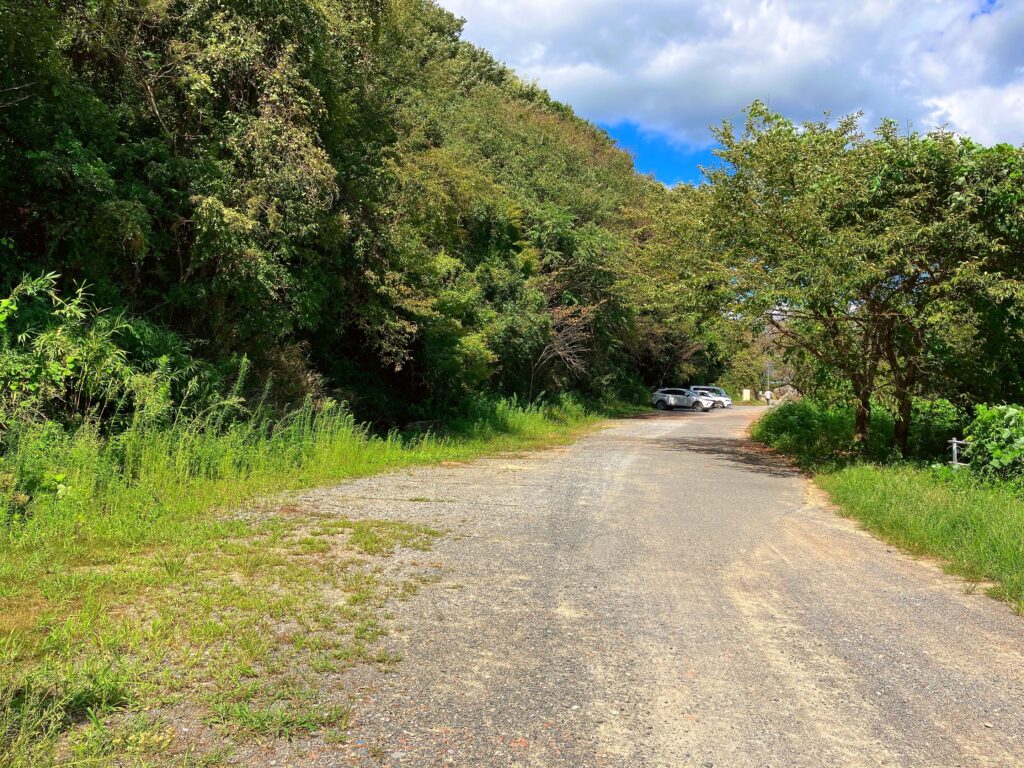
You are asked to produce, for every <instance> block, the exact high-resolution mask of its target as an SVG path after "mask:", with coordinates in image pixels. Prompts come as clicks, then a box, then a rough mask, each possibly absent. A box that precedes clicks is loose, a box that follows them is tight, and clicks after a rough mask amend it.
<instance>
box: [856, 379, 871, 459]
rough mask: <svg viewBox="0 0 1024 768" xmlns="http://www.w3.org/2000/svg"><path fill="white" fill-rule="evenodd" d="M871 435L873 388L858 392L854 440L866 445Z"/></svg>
mask: <svg viewBox="0 0 1024 768" xmlns="http://www.w3.org/2000/svg"><path fill="white" fill-rule="evenodd" d="M870 436H871V390H869V389H862V390H860V391H859V392H858V393H857V411H856V418H855V419H854V423H853V442H855V443H856V444H857V445H860V446H866V445H867V443H868V438H869V437H870Z"/></svg>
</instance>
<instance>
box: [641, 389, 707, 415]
mask: <svg viewBox="0 0 1024 768" xmlns="http://www.w3.org/2000/svg"><path fill="white" fill-rule="evenodd" d="M651 405H653V406H654V407H655V408H657V409H658V410H659V411H671V410H672V409H673V408H689V409H690V410H691V411H704V412H705V413H707V412H708V411H710V410H711V409H712V408H714V407H715V401H714V400H712V399H711V398H710V397H704V396H703V395H698V394H697V393H695V392H691V391H690V390H688V389H659V390H656V391H655V392H653V393H652V394H651Z"/></svg>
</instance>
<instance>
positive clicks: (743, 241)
mask: <svg viewBox="0 0 1024 768" xmlns="http://www.w3.org/2000/svg"><path fill="white" fill-rule="evenodd" d="M0 31H2V32H3V40H4V45H3V46H0V763H3V764H4V765H11V766H17V767H19V768H20V767H21V766H25V767H27V766H32V767H33V768H35V767H36V766H46V765H48V764H52V763H54V762H55V761H59V762H62V763H63V764H67V765H98V766H102V765H124V764H132V765H147V764H157V765H163V764H178V765H182V766H185V765H188V766H198V765H215V764H219V762H223V760H225V759H228V758H227V757H225V755H224V754H223V753H220V752H218V751H217V749H216V748H215V745H216V744H221V745H222V746H224V745H226V748H227V749H228V750H229V752H230V751H232V750H234V751H235V754H241V753H240V752H238V750H244V749H245V748H246V744H247V743H248V742H246V741H245V738H244V737H245V735H246V734H248V735H249V736H250V737H251V736H259V737H260V738H264V737H265V738H267V739H269V740H271V741H273V740H274V739H276V740H282V739H287V738H292V737H294V736H295V735H296V734H303V733H306V734H308V733H312V732H317V733H320V734H325V733H330V734H332V736H331V738H343V737H344V723H345V718H346V712H347V709H346V707H347V705H348V699H347V697H346V695H345V693H344V691H343V690H338V689H337V688H336V687H335V688H331V687H330V686H329V685H327V684H326V683H325V679H324V675H330V674H332V670H335V669H340V668H343V667H344V666H345V665H348V664H354V663H357V662H363V661H368V662H371V663H378V664H383V665H385V666H386V665H388V664H390V663H391V661H392V660H391V659H389V658H388V657H386V655H385V656H381V655H380V654H379V647H378V646H377V645H376V644H375V641H376V639H377V638H378V637H379V636H380V634H381V633H382V632H385V631H386V620H385V619H384V617H383V614H382V609H383V607H384V606H385V605H386V602H387V601H388V600H391V599H400V598H401V597H402V596H403V595H408V594H410V593H411V592H412V591H414V590H415V589H416V588H418V585H419V584H420V583H428V582H429V578H427V577H428V576H429V574H423V573H419V572H417V570H416V568H415V567H411V566H410V569H409V570H408V572H407V573H404V572H402V571H401V569H397V570H396V569H392V568H383V567H382V566H381V562H383V561H384V560H385V559H386V558H388V557H389V555H391V554H392V553H403V552H404V553H405V554H408V552H409V551H410V549H411V550H412V551H416V549H417V548H421V547H429V546H430V542H431V541H432V540H433V539H435V538H436V537H437V536H438V535H442V534H443V532H438V531H430V530H425V529H419V528H416V527H403V526H401V525H399V524H385V523H382V522H379V521H376V522H375V521H360V520H351V521H350V520H341V519H333V520H321V519H318V518H317V516H316V514H315V511H311V510H298V509H292V508H290V507H289V506H288V505H287V503H286V502H285V501H282V497H281V496H280V494H281V493H283V492H285V491H288V490H295V489H299V488H303V487H309V486H314V485H318V484H323V483H329V482H334V481H338V480H342V479H344V478H349V477H355V476H359V475H365V474H370V473H373V472H379V471H384V470H388V469H395V468H400V467H408V466H413V465H417V464H425V463H436V462H440V461H449V460H463V459H469V458H472V457H474V456H479V455H482V454H485V453H491V452H495V451H505V450H518V449H521V448H527V447H539V446H543V445H549V444H552V443H556V442H562V441H566V440H569V439H571V438H572V437H573V436H574V435H576V434H579V432H580V431H581V430H582V429H585V428H587V426H588V425H591V424H592V423H594V421H595V420H596V419H597V416H598V415H599V414H602V413H607V412H609V409H614V408H618V407H622V408H629V407H630V404H631V403H641V402H644V403H645V402H647V393H648V392H649V391H650V390H651V389H652V388H653V387H666V386H672V387H675V386H681V385H684V384H687V383H689V384H696V383H704V384H713V383H720V384H721V385H722V386H724V387H726V388H728V389H729V390H730V391H731V392H734V393H735V394H736V395H739V393H740V392H741V391H742V389H744V388H747V389H750V390H751V391H752V392H754V393H757V392H760V391H761V390H762V389H763V387H764V381H765V380H766V379H768V380H770V381H772V382H773V383H778V382H779V381H780V380H781V381H785V382H786V383H787V384H792V385H793V386H795V387H796V388H797V389H799V390H800V391H801V392H803V393H805V394H807V395H808V396H810V397H811V398H813V399H814V401H816V402H820V403H822V404H823V405H821V406H812V405H809V404H807V403H805V404H804V405H802V406H799V408H800V409H802V410H794V409H793V408H796V407H793V408H790V407H787V408H784V409H780V410H779V411H776V412H774V413H773V414H772V416H771V417H770V418H769V419H766V420H765V421H764V422H762V424H761V425H760V426H759V428H758V429H759V430H760V434H761V437H762V439H764V440H765V441H766V442H769V443H770V444H773V445H776V446H778V447H779V448H780V449H782V450H785V451H787V452H790V453H793V454H795V455H797V456H798V457H799V459H800V460H801V461H802V462H803V463H804V464H805V465H806V466H809V467H814V468H825V469H827V471H828V474H827V475H825V476H824V477H823V478H822V482H823V484H829V483H831V484H832V485H831V486H830V488H831V489H832V490H833V492H834V493H835V494H836V496H837V498H847V499H848V501H847V502H846V503H845V504H846V507H847V508H848V509H851V510H853V509H865V510H866V507H867V506H868V505H867V504H858V503H855V502H856V499H857V498H864V499H867V498H872V499H874V500H873V501H872V503H871V505H870V506H871V509H872V510H873V511H872V512H871V513H870V514H878V515H882V510H890V513H886V515H887V516H885V517H884V518H882V517H879V518H878V520H877V522H876V523H873V524H874V525H877V526H878V527H879V529H880V530H883V529H884V530H885V531H888V533H887V535H890V536H893V537H894V539H897V538H898V537H899V536H903V537H904V538H903V539H902V540H901V541H902V543H904V544H905V545H906V546H910V547H912V548H913V547H920V548H921V551H931V552H934V553H936V554H940V555H943V556H946V557H948V558H950V560H951V561H953V562H955V563H958V566H957V567H958V568H961V569H962V570H963V572H964V573H968V574H970V575H972V576H976V577H977V578H991V579H994V580H996V581H997V582H998V583H999V585H1000V587H999V588H1000V589H1002V590H1003V591H1004V593H1005V596H1006V597H1007V598H1008V599H1012V600H1017V601H1018V602H1019V601H1020V599H1021V594H1020V589H1021V587H1020V583H1021V579H1020V578H1019V576H1015V575H1014V573H1019V563H1017V564H1016V565H1015V564H1014V561H1013V558H1012V553H1010V552H1009V550H1008V549H1007V548H1012V547H1013V546H1017V545H1018V542H1019V538H1018V539H1014V538H1013V537H1014V536H1019V526H1018V527H1015V526H1016V525H1017V524H1016V523H1015V522H1014V521H1015V520H1017V513H1016V512H1014V511H1013V510H1016V509H1018V507H1016V506H1013V504H1016V501H1014V502H1013V504H1010V502H1009V501H1008V502H1007V505H1006V506H1005V507H1004V508H1003V511H1002V512H1000V513H998V514H996V513H994V512H993V513H989V512H986V513H985V514H982V513H981V512H980V510H990V509H994V505H996V504H997V502H996V501H995V500H996V499H997V498H999V496H998V495H999V494H1005V495H1006V498H1007V499H1011V497H1012V498H1014V499H1015V498H1016V496H1015V495H1014V494H1015V493H1016V490H1015V489H1016V487H1017V486H1016V483H1017V480H1016V477H1017V470H1016V469H1015V468H1016V467H1017V466H1018V464H1019V463H1020V461H1021V460H1020V455H1021V451H1022V450H1024V449H1022V446H1024V440H1022V441H1021V442H1020V443H1019V444H1018V442H1017V440H1018V436H1019V435H1020V434H1021V430H1020V428H1019V425H1018V423H1017V421H1018V420H1019V418H1020V417H1019V412H1017V411H1016V410H1012V409H1011V410H1005V409H1003V410H1000V409H994V410H993V409H988V410H986V409H985V408H984V407H983V406H984V405H985V404H992V403H999V402H1004V401H1016V402H1022V401H1024V367H1022V361H1024V324H1021V323H1020V320H1019V318H1020V317H1021V310H1022V301H1024V293H1022V291H1021V287H1022V285H1024V274H1022V270H1024V266H1022V263H1021V260H1020V258H1019V255H1020V254H1021V253H1022V252H1024V152H1022V151H1021V150H1020V149H1019V148H1015V147H1010V146H996V147H983V146H980V145H978V144H976V143H974V142H972V141H970V140H969V139H967V138H965V137H959V136H953V135H951V134H948V133H945V132H942V131H937V132H933V133H928V134H918V133H906V132H902V131H901V130H900V129H899V128H898V127H897V126H896V124H895V123H892V122H890V121H885V122H883V123H882V124H881V125H879V126H878V129H877V131H876V132H875V133H874V134H873V135H871V136H868V135H866V134H865V133H864V132H863V130H862V127H861V121H860V118H859V117H858V116H856V115H854V116H849V117H846V118H843V119H841V120H838V121H832V122H827V121H826V122H821V123H812V124H806V125H795V124H793V123H792V122H790V121H788V120H786V119H785V118H784V117H782V116H780V115H777V114H774V113H772V112H771V111H770V110H769V109H767V108H766V107H765V106H764V105H763V104H761V103H755V104H753V105H751V107H750V108H749V109H748V110H747V118H746V121H745V123H744V124H743V125H742V126H738V127H737V126H733V125H731V124H725V125H723V126H722V127H721V129H720V130H719V131H718V136H717V138H718V142H719V144H720V147H721V148H720V150H719V151H718V153H717V154H718V163H717V164H716V165H714V166H713V167H711V168H709V169H708V171H707V178H706V182H707V183H705V184H702V185H700V186H697V187H691V186H688V185H679V186H677V187H675V188H672V189H668V188H666V187H664V186H663V185H661V184H658V183H657V182H656V181H654V180H653V179H651V178H649V177H646V176H643V175H640V174H638V173H636V171H635V168H634V165H633V162H632V159H631V158H630V156H629V155H628V154H627V153H625V152H623V151H621V150H620V149H619V148H617V147H616V146H615V143H614V142H613V141H612V140H611V138H610V137H609V136H608V135H607V134H606V133H605V132H603V131H602V130H600V129H599V128H597V127H596V126H594V125H592V124H590V123H588V122H587V121H585V120H583V119H581V118H579V117H578V116H577V115H575V114H574V113H573V111H572V109H571V108H570V107H568V106H567V105H564V104H560V103H558V102H556V101H554V100H553V99H552V98H551V97H550V96H549V95H548V94H547V93H545V92H544V91H543V90H542V89H540V88H538V87H537V86H536V85H534V84H530V83H526V82H524V81H522V80H521V79H520V78H518V77H517V76H516V75H515V73H514V72H512V71H510V70H509V69H508V68H507V67H505V66H504V65H502V64H501V63H500V62H497V61H495V60H494V59H493V58H492V57H491V56H490V55H489V54H488V53H487V52H486V51H483V50H481V49H479V48H477V47H475V46H473V45H471V44H469V43H467V42H465V41H464V40H462V39H461V32H462V22H461V21H459V20H458V19H456V18H455V17H454V16H452V15H451V14H450V13H448V12H446V11H444V10H443V9H441V8H439V7H438V6H437V5H436V4H435V3H434V2H431V0H389V1H388V2H378V1H377V0H315V1H314V0H218V2H209V0H168V1H167V2H155V3H154V2H143V3H139V2H133V1H131V0H102V2H91V3H46V2H35V1H30V2H21V1H18V2H15V1H14V0H0ZM623 403H624V404H625V405H618V406H617V405H615V404H623ZM880 404H881V405H880ZM851 409H852V410H851ZM969 421H970V422H972V427H971V429H972V434H973V435H975V438H976V439H975V442H974V443H973V445H972V451H973V452H974V453H973V454H972V457H971V458H972V466H978V467H988V469H986V470H981V469H979V471H978V477H977V478H974V479H971V480H968V477H967V476H966V475H961V476H958V477H956V478H951V477H946V476H944V475H942V474H941V473H939V474H934V473H936V472H938V470H932V469H929V468H928V467H927V464H928V462H932V461H935V460H936V456H937V454H936V450H937V449H941V448H942V445H943V441H944V440H945V439H947V436H948V434H949V431H950V429H952V428H953V427H954V426H955V425H956V426H959V425H961V424H966V423H967V422H969ZM986 430H987V431H986ZM983 435H984V437H983ZM1006 435H1009V437H1006ZM1000 441H1002V442H1000ZM1007 441H1008V442H1007ZM984 446H989V448H984ZM986 450H988V451H989V453H988V454H985V451H986ZM894 457H899V461H897V462H896V463H892V462H893V459H894ZM893 473H895V474H893ZM899 473H902V474H899ZM870 478H877V481H878V482H877V484H876V485H872V482H873V481H871V479H870ZM894 478H901V479H902V480H903V481H905V483H904V486H905V487H900V488H899V489H897V490H892V491H887V490H886V488H888V485H887V484H888V482H889V480H890V479H894ZM843 483H847V485H843ZM914 483H920V484H925V483H928V484H932V485H929V486H928V487H929V488H932V491H931V492H930V493H929V494H926V495H925V498H928V499H936V501H935V510H936V511H935V516H934V519H933V517H932V516H931V515H932V513H931V512H929V511H928V509H927V508H925V507H922V505H921V503H915V504H913V505H912V504H910V503H909V502H908V503H905V504H903V503H902V502H901V503H900V504H897V501H898V500H903V501H906V499H904V497H903V495H902V494H904V491H905V488H911V487H918V486H915V485H914ZM972 483H973V484H972ZM921 487H923V486H921ZM851 489H853V490H851ZM856 489H860V490H856ZM844 494H845V495H844ZM872 494H875V496H872ZM972 494H973V495H972ZM282 505H283V506H282ZM958 505H959V506H958ZM947 508H948V510H952V511H948V513H947V512H942V513H941V514H940V513H939V512H938V511H937V510H940V509H947ZM857 514H858V515H860V516H862V517H863V519H865V520H868V519H869V517H870V515H869V512H868V511H863V512H858V513H857ZM904 518H905V519H904ZM900 520H903V522H902V523H900V522H899V521H900ZM929 520H933V522H934V525H932V524H931V523H930V522H928V521H929ZM986 521H992V522H991V523H990V522H986ZM997 521H1001V522H998V524H997ZM901 525H902V528H900V526H901ZM901 530H903V531H905V532H904V533H899V531H901ZM972 537H973V538H972ZM958 547H959V549H958ZM1018 552H1019V547H1018ZM959 553H962V557H961V554H959ZM390 562H394V560H391V561H390ZM1014 568H1017V571H1014ZM971 569H973V570H971ZM318 675H319V677H317V676H318ZM186 710H187V711H188V712H191V713H192V715H189V716H188V717H192V716H194V717H193V719H195V718H198V725H194V724H193V725H194V728H193V725H189V726H188V727H189V728H190V729H193V730H192V731H191V732H192V733H199V734H203V733H207V731H206V730H204V729H214V730H215V731H216V732H217V733H218V734H220V735H219V737H218V738H212V737H211V738H208V739H205V740H204V739H203V738H198V739H197V740H193V742H190V743H192V744H193V745H194V748H195V749H196V750H198V751H197V752H196V753H195V754H189V753H188V750H189V749H193V747H192V746H189V747H184V746H182V745H183V743H184V742H183V741H182V740H181V739H179V738H177V736H176V734H178V733H179V726H181V727H184V726H183V725H182V721H181V718H182V717H186V716H185V715H182V712H185V711H186ZM186 719H187V717H186ZM195 729H198V730H195ZM251 741H252V739H251V738H250V740H249V742H251ZM204 745H205V746H204ZM207 747H209V748H207Z"/></svg>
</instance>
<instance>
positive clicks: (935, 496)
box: [817, 465, 1024, 610]
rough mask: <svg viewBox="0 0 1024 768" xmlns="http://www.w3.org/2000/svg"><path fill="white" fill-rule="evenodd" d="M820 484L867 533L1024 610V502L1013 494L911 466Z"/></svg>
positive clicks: (846, 473)
mask: <svg viewBox="0 0 1024 768" xmlns="http://www.w3.org/2000/svg"><path fill="white" fill-rule="evenodd" d="M817 482H818V483H819V485H821V487H822V488H824V489H825V490H826V491H828V493H829V494H830V495H831V497H832V499H833V500H834V501H835V502H836V504H838V505H839V507H840V509H842V511H843V513H844V514H846V515H848V516H850V517H853V518H855V519H857V520H859V521H860V522H861V523H863V524H864V526H865V527H866V528H868V530H870V531H872V532H874V533H876V534H878V535H879V536H882V537H883V538H885V539H886V540H888V541H890V542H892V543H893V544H895V545H897V546H899V547H901V548H903V549H906V550H908V551H910V552H913V553H915V554H922V555H932V556H936V557H940V558H943V559H944V560H946V561H947V562H948V564H949V569H950V570H951V571H953V572H954V573H957V574H959V575H961V576H964V577H965V578H967V579H970V580H972V581H992V582H994V583H995V584H996V586H995V588H994V589H993V595H994V596H996V597H999V598H1002V599H1005V600H1007V601H1009V602H1010V603H1012V604H1013V605H1014V606H1015V607H1016V608H1017V609H1018V610H1024V500H1022V499H1021V498H1020V496H1018V495H1017V494H1015V493H1013V492H1012V491H1011V490H1009V489H1007V488H1002V487H999V486H998V485H985V484H981V483H978V482H977V481H975V480H973V479H972V478H970V476H969V475H967V473H963V474H962V475H961V476H960V477H950V476H949V474H947V473H946V472H944V471H938V472H936V471H935V470H932V469H928V468H921V467H914V466H908V465H904V466H893V467H880V466H869V465H861V466H853V467H847V468H845V469H842V470H840V471H838V472H832V473H826V474H822V475H819V476H818V478H817Z"/></svg>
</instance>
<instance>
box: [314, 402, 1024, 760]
mask: <svg viewBox="0 0 1024 768" xmlns="http://www.w3.org/2000/svg"><path fill="white" fill-rule="evenodd" d="M753 414H756V411H755V410H753V409H751V410H746V411H744V410H741V409H737V410H734V411H729V412H724V413H721V412H716V413H712V414H690V413H685V414H684V413H668V414H659V415H657V416H654V417H652V418H646V419H636V420H620V421H616V422H613V423H612V424H611V426H610V428H609V429H606V430H604V431H602V432H600V433H597V434H594V435H592V436H590V437H587V438H585V439H584V440H582V441H580V442H579V443H578V444H576V445H574V446H571V447H568V448H561V449H555V450H552V451H544V452H539V453H535V454H529V455H522V456H515V457H499V458H494V459H487V460H483V461H477V462H473V463H470V464H465V465H459V466H449V467H435V468H422V469H416V470H412V471H408V472H402V473H395V474H390V475H383V476H378V477H373V478H367V479H363V480H358V481H355V482H350V483H346V484H344V485H342V486H338V487H336V488H332V489H322V490H319V491H315V492H311V493H308V494H305V495H304V496H303V497H301V503H302V504H303V505H304V506H309V507H311V508H314V509H316V511H317V512H319V513H336V514H339V515H345V516H348V517H357V518H358V517H367V518H375V519H382V518H383V519H398V520H406V521H409V522H416V523H427V524H430V525H431V526H434V527H439V528H442V529H446V530H449V531H451V535H449V536H448V537H447V538H446V539H445V540H444V541H443V542H442V543H441V544H439V546H438V547H437V548H436V550H435V551H434V552H431V553H427V554H423V553H401V554H399V555H396V558H398V559H399V560H401V558H405V559H406V560H415V561H416V562H415V564H416V565H417V566H419V567H426V568H429V569H432V572H434V573H437V574H438V575H439V577H440V580H439V582H438V583H437V584H434V585H431V586H429V587H428V588H425V589H423V590H422V591H420V592H419V593H418V594H417V595H416V596H415V597H413V598H412V599H410V600H407V601H405V602H402V603H399V604H397V606H396V607H395V608H394V614H393V616H392V618H391V625H392V627H393V631H392V635H391V636H390V637H389V638H388V643H389V644H390V646H391V648H392V650H393V651H395V652H397V653H399V654H400V655H401V657H402V659H403V660H402V662H401V663H399V664H398V665H397V669H396V672H395V673H394V674H386V675H384V674H381V673H380V672H379V671H376V670H374V669H373V668H369V667H367V668H359V669H357V670H356V671H354V672H352V673H348V674H349V677H348V679H347V680H346V681H345V682H346V684H347V685H348V686H349V687H350V688H351V689H352V690H354V691H355V694H356V703H355V710H354V712H355V714H354V720H353V723H352V729H351V735H352V739H351V741H350V742H349V744H347V745H345V746H343V747H339V748H334V749H324V750H323V751H320V752H317V753H316V757H307V758H302V759H299V758H297V759H296V760H295V761H294V765H296V766H302V768H320V766H343V765H354V766H396V767H397V766H431V767H433V766H488V767H491V766H494V767H495V768H500V767H501V766H550V767H552V768H557V767H558V766H566V767H569V766H571V767H572V768H584V767H588V766H594V767H595V768H598V767H600V768H603V767H605V766H609V767H611V766H616V767H618V766H621V767H623V768H625V767H627V766H628V767H630V768H635V767H636V766H651V767H652V768H684V767H687V766H708V765H713V766H730V767H738V768H743V767H745V766H750V767H751V768H753V767H755V766H756V767H757V768H762V767H764V766H780V767H781V766H786V767H787V768H788V767H789V766H807V767H808V768H810V767H811V766H813V767H815V768H817V767H819V766H911V767H917V766H920V767H921V768H925V767H929V768H932V767H938V766H972V767H973V766H997V767H1000V768H1001V767H1003V766H1006V767H1007V768H1010V767H1011V766H1019V765H1024V663H1022V662H1024V655H1022V654H1024V650H1022V649H1024V622H1022V621H1021V620H1020V619H1019V618H1018V617H1016V616H1014V615H1012V613H1011V612H1010V610H1009V609H1008V608H1006V607H1005V606H1003V605H1002V604H999V603H996V602H994V601H992V600H989V599H988V598H986V597H984V596H980V595H967V594H965V593H964V591H963V589H962V586H961V585H960V584H959V583H958V582H957V581H956V580H955V579H953V578H951V577H949V576H947V575H945V574H944V573H942V572H941V570H939V569H937V568H936V567H934V566H932V565H929V564H927V563H923V562H918V561H915V560H912V559H911V558H908V557H906V556H904V555H901V554H899V553H897V552H894V551H893V550H892V548H891V547H888V546H886V545H885V544H883V543H881V542H879V541H878V540H876V539H874V538H872V537H871V536H869V535H867V534H865V533H863V532H862V531H860V530H858V529H857V528H856V527H855V526H854V525H853V524H851V523H849V522H848V521H845V520H842V519H840V518H838V517H836V516H835V515H834V514H833V513H832V512H831V511H830V510H829V509H827V508H826V507H825V506H824V505H823V504H822V503H821V501H820V500H819V497H818V496H817V495H814V494H809V493H808V492H807V482H806V480H805V479H804V478H803V477H801V476H800V475H799V474H798V473H796V472H795V471H793V470H792V469H790V468H788V467H786V466H784V465H783V464H781V463H780V461H779V460H778V459H776V458H775V457H773V456H772V455H771V454H768V453H765V452H764V451H761V450H759V449H757V448H756V447H754V446H752V445H751V444H750V443H749V442H748V441H747V440H746V439H745V438H744V437H742V434H743V431H744V428H745V426H746V425H747V424H748V423H749V421H750V419H751V417H752V415H753ZM414 499H417V500H419V501H415V502H414V501H413V500H414ZM423 499H427V500H428V501H422V500H423ZM406 500H408V501H406ZM398 564H402V563H401V562H399V563H398ZM404 564H406V565H407V564H408V563H404Z"/></svg>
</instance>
